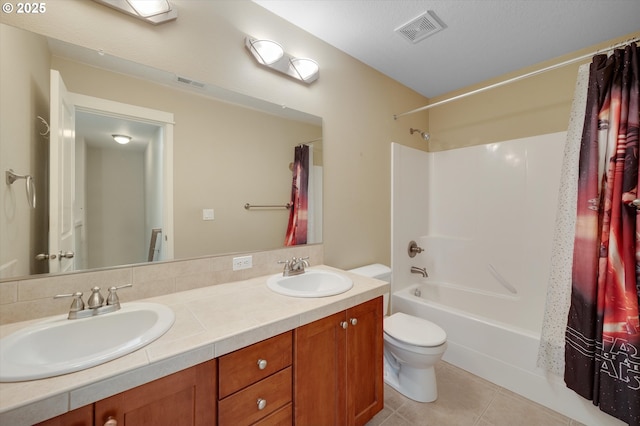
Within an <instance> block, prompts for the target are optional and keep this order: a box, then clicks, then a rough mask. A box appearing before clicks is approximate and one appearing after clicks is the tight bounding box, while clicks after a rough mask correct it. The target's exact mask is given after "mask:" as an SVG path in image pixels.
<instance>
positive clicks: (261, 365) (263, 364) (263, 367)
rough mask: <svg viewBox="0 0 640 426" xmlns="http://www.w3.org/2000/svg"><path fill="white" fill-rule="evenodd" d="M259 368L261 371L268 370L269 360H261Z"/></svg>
mask: <svg viewBox="0 0 640 426" xmlns="http://www.w3.org/2000/svg"><path fill="white" fill-rule="evenodd" d="M258 368H259V369H260V370H264V369H265V368H267V360H266V359H259V360H258Z"/></svg>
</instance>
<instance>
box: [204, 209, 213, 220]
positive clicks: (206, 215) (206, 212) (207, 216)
mask: <svg viewBox="0 0 640 426" xmlns="http://www.w3.org/2000/svg"><path fill="white" fill-rule="evenodd" d="M202 220H213V209H202Z"/></svg>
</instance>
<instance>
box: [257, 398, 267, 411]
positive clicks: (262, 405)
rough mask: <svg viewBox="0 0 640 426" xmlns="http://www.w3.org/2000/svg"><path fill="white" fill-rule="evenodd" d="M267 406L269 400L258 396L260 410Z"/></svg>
mask: <svg viewBox="0 0 640 426" xmlns="http://www.w3.org/2000/svg"><path fill="white" fill-rule="evenodd" d="M266 406H267V400H266V399H262V398H258V410H264V408H265V407H266Z"/></svg>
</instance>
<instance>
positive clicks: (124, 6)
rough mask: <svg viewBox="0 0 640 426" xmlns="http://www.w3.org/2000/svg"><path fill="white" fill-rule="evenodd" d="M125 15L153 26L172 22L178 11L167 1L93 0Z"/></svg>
mask: <svg viewBox="0 0 640 426" xmlns="http://www.w3.org/2000/svg"><path fill="white" fill-rule="evenodd" d="M94 1H95V2H97V3H100V4H103V5H105V6H109V7H111V8H113V9H116V10H118V11H120V12H124V13H126V14H127V15H131V16H135V17H136V18H139V19H142V20H144V21H147V22H149V23H151V24H153V25H158V24H162V23H163V22H167V21H172V20H174V19H176V18H177V17H178V11H177V10H176V9H175V8H174V7H172V6H171V3H169V1H168V0H94Z"/></svg>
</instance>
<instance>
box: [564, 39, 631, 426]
mask: <svg viewBox="0 0 640 426" xmlns="http://www.w3.org/2000/svg"><path fill="white" fill-rule="evenodd" d="M639 53H640V52H639V49H638V48H637V46H636V45H635V43H633V44H631V45H629V46H627V47H626V48H625V49H618V50H616V51H614V52H613V54H612V55H611V56H609V57H607V56H606V55H597V56H595V57H594V58H593V62H592V64H591V70H590V77H589V90H588V95H587V96H588V98H587V111H586V117H585V124H584V128H583V134H582V143H581V150H580V164H579V170H580V171H579V180H578V204H577V221H576V236H575V243H574V255H573V276H572V294H571V307H570V310H569V317H568V324H567V330H566V346H565V375H564V379H565V383H566V384H567V386H568V387H569V388H571V389H573V390H574V391H575V392H577V393H578V394H580V395H581V396H583V397H584V398H587V399H589V400H592V401H593V403H594V405H598V406H599V407H600V409H601V410H602V411H604V412H606V413H608V414H610V415H612V416H615V417H617V418H619V419H621V420H623V421H625V422H627V423H628V424H630V425H636V426H638V425H640V324H639V320H638V299H639V297H640V296H639V295H640V287H639V284H638V283H639V280H638V277H639V276H640V212H639V211H638V210H637V209H636V207H635V206H634V205H633V204H632V202H633V200H635V199H638V198H640V196H639V194H638V150H639V146H638V122H639V117H638V104H639V103H640V99H639V98H640V91H639V90H640V89H639V87H640V82H639V80H638V78H639V68H640V57H639Z"/></svg>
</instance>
